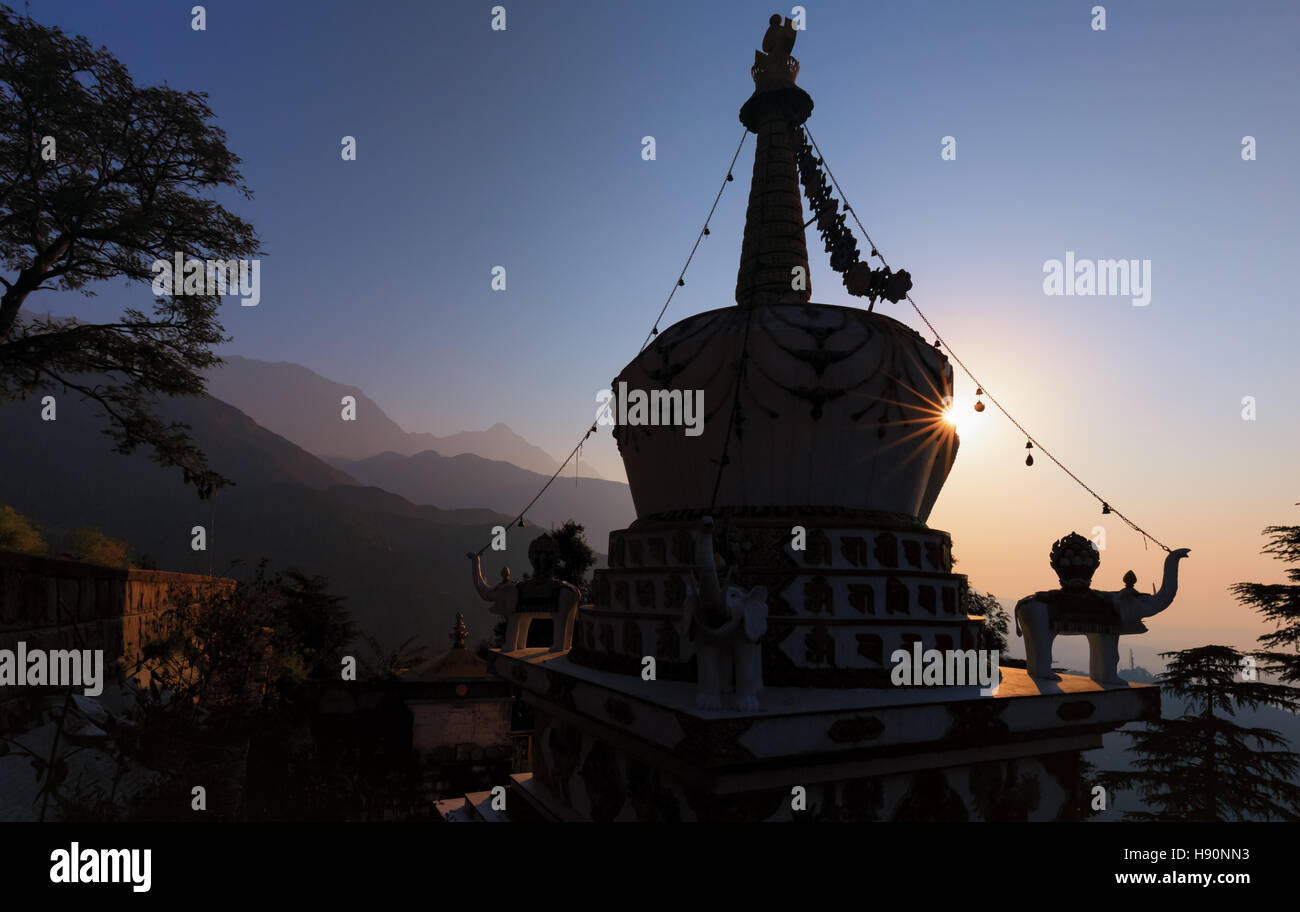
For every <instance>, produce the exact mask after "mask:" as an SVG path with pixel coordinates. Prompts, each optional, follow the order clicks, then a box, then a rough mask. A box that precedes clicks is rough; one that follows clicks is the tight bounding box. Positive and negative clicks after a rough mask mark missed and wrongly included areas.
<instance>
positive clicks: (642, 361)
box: [614, 304, 958, 523]
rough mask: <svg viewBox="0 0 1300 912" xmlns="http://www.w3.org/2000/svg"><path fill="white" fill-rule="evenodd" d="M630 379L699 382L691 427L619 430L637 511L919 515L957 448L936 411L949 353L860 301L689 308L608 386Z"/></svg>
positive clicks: (619, 387) (948, 376) (946, 388)
mask: <svg viewBox="0 0 1300 912" xmlns="http://www.w3.org/2000/svg"><path fill="white" fill-rule="evenodd" d="M630 390H679V391H682V395H683V396H689V395H692V393H693V392H694V391H701V392H702V393H703V396H702V399H703V403H702V404H703V416H702V417H703V420H702V422H701V427H702V431H701V432H700V433H699V435H698V436H691V435H690V434H689V433H688V430H690V429H689V428H685V427H682V426H680V425H678V426H672V425H662V424H660V425H648V424H643V425H636V424H626V425H621V426H620V427H618V429H617V437H618V445H619V450H620V453H621V454H622V457H623V462H624V465H625V466H626V468H627V476H628V483H629V485H630V486H631V489H632V498H633V501H634V503H635V505H636V511H637V517H638V519H640V520H645V519H647V518H671V517H674V515H675V514H681V513H684V512H693V513H697V514H698V513H703V512H709V511H710V509H712V510H714V511H723V510H737V509H739V510H743V509H746V508H765V507H784V508H789V512H791V513H798V512H801V511H806V510H808V509H810V508H811V509H819V510H821V509H824V508H830V507H833V508H837V509H839V510H842V511H846V512H857V511H860V512H862V513H864V514H865V513H874V514H887V515H889V516H892V517H894V518H897V519H901V520H905V519H909V518H910V519H912V520H916V521H920V522H922V523H924V522H925V520H926V519H927V517H928V516H929V515H930V510H931V508H932V507H933V506H934V502H935V499H936V498H937V497H938V495H939V490H940V488H941V487H942V486H943V483H944V481H945V480H946V479H947V477H948V472H949V470H950V469H951V468H952V464H953V459H954V457H955V456H956V453H957V443H958V441H957V436H956V434H955V432H954V429H953V427H952V425H951V424H949V423H948V422H947V421H945V420H944V418H943V414H942V413H943V410H944V408H945V405H946V403H947V402H950V401H951V399H947V398H945V397H950V396H951V394H952V367H951V365H949V363H948V361H947V359H946V358H945V357H944V356H943V354H942V353H941V352H939V351H938V350H936V349H935V348H933V347H932V346H930V345H928V344H927V343H926V342H925V340H924V339H922V338H921V336H920V335H919V334H918V333H916V332H915V331H914V330H912V329H910V328H909V327H907V326H904V325H903V324H902V323H900V322H898V321H897V320H894V319H892V318H891V317H888V316H886V315H884V314H880V313H875V312H868V311H866V310H863V309H859V308H852V307H835V306H828V305H818V304H811V305H804V304H768V305H763V306H760V307H755V308H744V307H727V308H723V309H719V310H712V311H708V312H705V313H701V314H697V315H695V316H693V317H689V318H687V319H685V320H682V321H681V322H679V323H677V324H675V325H673V326H672V327H670V328H669V329H667V330H665V331H664V332H662V333H660V334H659V335H658V336H657V337H656V339H655V341H654V344H652V345H650V346H649V347H647V348H646V349H645V350H644V351H643V352H641V353H640V354H639V355H638V356H637V357H636V358H634V359H633V360H632V362H631V363H630V364H629V365H628V366H627V367H626V368H624V370H623V371H622V372H621V373H620V374H619V376H618V378H617V379H616V381H615V388H614V392H615V396H616V398H617V396H618V395H619V394H620V391H630ZM694 394H695V395H696V396H697V397H698V395H699V394H698V393H694ZM729 431H730V434H731V439H730V443H727V442H726V441H727V437H728V433H729ZM724 450H725V457H724ZM724 458H725V459H726V465H725V466H721V469H722V471H721V472H719V468H720V463H721V460H722V459H724ZM715 488H716V493H715ZM881 518H886V517H885V516H881Z"/></svg>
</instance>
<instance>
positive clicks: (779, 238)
mask: <svg viewBox="0 0 1300 912" xmlns="http://www.w3.org/2000/svg"><path fill="white" fill-rule="evenodd" d="M769 21H770V25H769V28H768V30H767V34H766V35H764V36H763V50H762V51H755V52H754V66H753V67H752V69H751V70H750V74H751V75H752V76H753V77H754V94H753V95H751V96H750V98H749V100H748V101H747V102H745V104H744V106H743V107H742V108H741V109H740V122H741V123H742V124H744V125H745V127H746V129H748V130H749V131H750V132H751V133H753V134H755V136H757V137H758V138H757V141H756V143H755V151H754V173H753V177H752V179H751V180H750V185H749V208H748V209H747V210H746V212H745V237H744V241H743V242H742V244H741V248H740V270H739V272H738V273H737V275H736V303H737V304H739V305H740V306H741V307H753V306H756V305H765V304H806V303H808V301H809V300H811V298H812V287H811V283H810V282H809V280H808V245H807V242H806V240H805V237H804V218H803V201H802V199H801V197H800V192H799V171H798V166H797V161H796V155H797V152H798V149H799V142H798V138H797V131H798V130H799V128H800V127H801V126H802V125H803V123H804V121H805V120H807V119H808V115H809V114H811V113H812V109H813V101H812V98H810V97H809V95H808V93H807V92H805V91H804V90H803V89H801V88H799V87H798V86H796V85H795V84H794V83H795V78H796V77H797V76H798V75H799V61H797V60H795V59H794V58H793V57H791V56H790V51H791V50H792V49H793V48H794V42H795V37H796V36H797V34H798V33H797V32H796V31H795V28H794V26H793V24H792V23H791V21H790V20H789V19H786V20H785V21H784V23H782V21H781V17H780V16H773V17H772V18H771V20H769ZM797 268H802V272H801V273H799V272H798V271H797ZM797 276H801V277H802V280H801V281H796V277H797Z"/></svg>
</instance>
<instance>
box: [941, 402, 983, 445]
mask: <svg viewBox="0 0 1300 912" xmlns="http://www.w3.org/2000/svg"><path fill="white" fill-rule="evenodd" d="M940 414H941V416H942V418H943V423H944V424H945V425H947V426H948V427H950V428H952V429H953V430H954V431H956V432H957V436H959V437H965V436H967V435H968V434H969V433H970V432H971V431H972V430H973V429H974V427H975V422H974V421H972V420H971V419H972V418H974V417H975V414H974V412H972V411H971V410H970V409H969V408H962V407H961V406H960V405H959V404H958V403H957V402H956V400H954V401H953V402H951V403H950V404H949V405H948V407H947V408H945V409H944V410H943V412H941V413H940Z"/></svg>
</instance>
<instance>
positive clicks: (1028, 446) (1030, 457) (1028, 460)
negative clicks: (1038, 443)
mask: <svg viewBox="0 0 1300 912" xmlns="http://www.w3.org/2000/svg"><path fill="white" fill-rule="evenodd" d="M1033 448H1034V444H1033V441H1031V440H1026V441H1025V449H1026V450H1032V449H1033ZM1033 464H1034V457H1033V454H1029V455H1027V456H1025V465H1027V466H1031V465H1033Z"/></svg>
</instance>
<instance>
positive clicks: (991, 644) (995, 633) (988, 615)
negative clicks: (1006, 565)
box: [962, 589, 1011, 655]
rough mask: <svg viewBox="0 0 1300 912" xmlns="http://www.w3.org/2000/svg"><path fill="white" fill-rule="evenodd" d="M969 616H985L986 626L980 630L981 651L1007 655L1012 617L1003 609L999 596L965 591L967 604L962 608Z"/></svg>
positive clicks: (972, 590)
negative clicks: (995, 651) (1008, 633)
mask: <svg viewBox="0 0 1300 912" xmlns="http://www.w3.org/2000/svg"><path fill="white" fill-rule="evenodd" d="M962 608H963V610H964V611H965V612H966V613H967V614H972V615H983V616H984V626H983V627H981V628H980V644H979V648H980V649H996V650H997V651H998V653H999V654H1000V655H1006V654H1007V631H1008V630H1009V629H1010V628H1011V616H1010V615H1009V614H1008V613H1007V609H1006V608H1004V607H1002V603H1001V602H1000V601H998V598H997V596H995V595H992V594H991V593H988V592H976V591H975V590H974V589H967V590H965V604H964V605H963V606H962Z"/></svg>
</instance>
